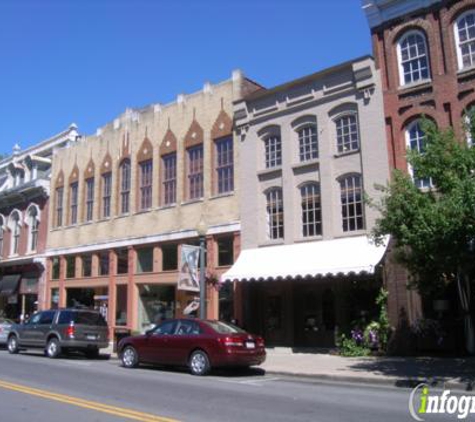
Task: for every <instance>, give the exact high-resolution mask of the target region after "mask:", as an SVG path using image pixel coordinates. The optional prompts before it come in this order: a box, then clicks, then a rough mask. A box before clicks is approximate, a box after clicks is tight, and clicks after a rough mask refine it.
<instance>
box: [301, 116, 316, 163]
mask: <svg viewBox="0 0 475 422" xmlns="http://www.w3.org/2000/svg"><path fill="white" fill-rule="evenodd" d="M298 136H299V157H300V161H302V162H303V161H309V160H314V159H316V158H318V137H317V127H316V126H313V125H312V126H306V127H304V128H302V129H299V130H298Z"/></svg>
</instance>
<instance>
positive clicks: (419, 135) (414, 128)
mask: <svg viewBox="0 0 475 422" xmlns="http://www.w3.org/2000/svg"><path fill="white" fill-rule="evenodd" d="M406 145H407V147H408V148H410V149H411V150H413V151H418V152H419V153H424V149H425V134H424V132H423V130H422V127H421V124H420V121H419V120H416V121H414V122H412V123H411V124H410V125H409V126H408V127H407V128H406ZM409 173H410V174H411V175H412V178H413V179H414V184H415V185H416V186H417V187H418V188H428V187H430V186H431V180H430V178H428V177H424V178H420V177H417V172H416V171H415V170H414V169H413V168H412V167H411V166H409Z"/></svg>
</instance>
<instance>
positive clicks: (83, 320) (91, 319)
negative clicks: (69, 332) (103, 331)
mask: <svg viewBox="0 0 475 422" xmlns="http://www.w3.org/2000/svg"><path fill="white" fill-rule="evenodd" d="M73 321H74V322H75V323H76V324H82V325H102V326H106V325H107V322H106V321H105V319H104V318H103V316H102V315H101V314H100V313H99V312H83V311H82V312H74V313H73Z"/></svg>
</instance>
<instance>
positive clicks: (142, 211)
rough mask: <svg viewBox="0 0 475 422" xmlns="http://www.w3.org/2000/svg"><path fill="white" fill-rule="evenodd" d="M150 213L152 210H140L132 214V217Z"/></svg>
mask: <svg viewBox="0 0 475 422" xmlns="http://www.w3.org/2000/svg"><path fill="white" fill-rule="evenodd" d="M151 211H152V208H147V209H146V210H140V211H136V212H134V215H140V214H147V213H148V212H151Z"/></svg>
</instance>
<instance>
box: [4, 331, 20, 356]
mask: <svg viewBox="0 0 475 422" xmlns="http://www.w3.org/2000/svg"><path fill="white" fill-rule="evenodd" d="M7 349H8V353H10V354H11V355H16V354H17V353H19V352H20V347H19V346H18V338H17V336H15V335H13V336H10V337H9V338H8V342H7Z"/></svg>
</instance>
